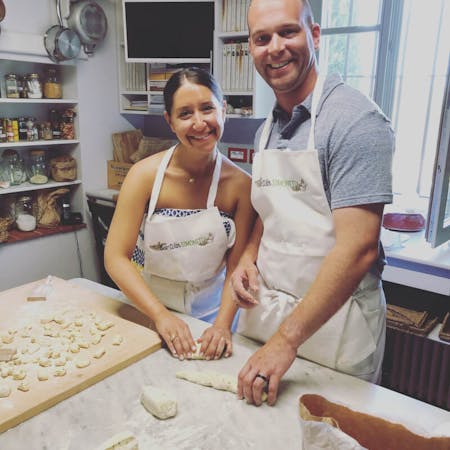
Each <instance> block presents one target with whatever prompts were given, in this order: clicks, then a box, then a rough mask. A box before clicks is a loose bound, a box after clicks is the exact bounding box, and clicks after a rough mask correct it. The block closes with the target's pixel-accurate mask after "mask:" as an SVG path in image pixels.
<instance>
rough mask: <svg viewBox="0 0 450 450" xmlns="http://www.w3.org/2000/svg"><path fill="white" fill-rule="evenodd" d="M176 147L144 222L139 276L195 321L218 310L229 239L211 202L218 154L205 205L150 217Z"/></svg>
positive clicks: (162, 298)
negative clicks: (182, 212) (195, 210)
mask: <svg viewBox="0 0 450 450" xmlns="http://www.w3.org/2000/svg"><path fill="white" fill-rule="evenodd" d="M175 147H176V146H173V147H171V148H170V149H169V150H168V151H167V153H166V154H165V155H164V157H163V159H162V160H161V164H160V166H159V168H158V171H157V174H156V178H155V183H154V186H153V189H152V195H151V197H150V202H149V208H148V215H147V219H146V221H145V229H144V230H145V231H144V246H145V247H144V248H145V263H144V269H143V272H142V275H143V277H144V279H145V280H146V282H147V283H148V285H149V286H150V288H151V290H152V292H153V293H154V294H155V295H156V296H157V297H158V298H159V300H160V301H161V302H162V303H163V304H164V305H166V306H167V307H168V308H170V309H173V310H175V311H179V312H184V313H187V314H190V315H192V316H194V317H196V318H199V319H204V320H207V319H210V320H212V319H213V318H214V317H215V314H216V313H217V311H218V309H219V306H220V300H221V295H222V287H223V282H224V279H225V254H226V252H227V250H228V248H229V247H230V246H232V245H233V243H234V242H229V239H228V237H227V233H226V231H225V228H224V225H223V220H222V218H221V216H220V213H219V210H218V208H217V207H215V206H214V201H215V198H216V193H217V187H218V184H219V178H220V168H221V164H222V155H221V153H220V152H219V151H217V150H216V153H217V157H216V164H215V168H214V173H213V177H212V181H211V186H210V189H209V194H208V200H207V209H205V210H202V211H200V212H198V213H195V214H192V215H189V216H187V217H167V216H160V215H154V214H153V212H154V211H155V207H156V202H157V200H158V197H159V193H160V190H161V185H162V181H163V178H164V173H165V171H166V168H167V165H168V164H169V161H170V159H171V157H172V155H173V152H174V150H175Z"/></svg>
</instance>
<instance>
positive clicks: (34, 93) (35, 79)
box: [26, 73, 42, 98]
mask: <svg viewBox="0 0 450 450" xmlns="http://www.w3.org/2000/svg"><path fill="white" fill-rule="evenodd" d="M26 85H27V93H28V94H27V95H28V98H42V84H41V80H40V78H39V75H38V74H37V73H30V74H29V75H28V77H27V83H26Z"/></svg>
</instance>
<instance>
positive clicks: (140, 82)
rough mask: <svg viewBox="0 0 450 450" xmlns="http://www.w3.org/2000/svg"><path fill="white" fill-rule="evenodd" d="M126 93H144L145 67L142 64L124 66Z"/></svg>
mask: <svg viewBox="0 0 450 450" xmlns="http://www.w3.org/2000/svg"><path fill="white" fill-rule="evenodd" d="M125 70H126V73H125V79H126V90H127V91H145V90H146V85H145V80H146V67H145V64H143V63H127V64H125Z"/></svg>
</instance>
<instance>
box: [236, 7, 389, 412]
mask: <svg viewBox="0 0 450 450" xmlns="http://www.w3.org/2000/svg"><path fill="white" fill-rule="evenodd" d="M248 27H249V43H250V51H251V55H252V57H253V61H254V64H255V67H256V69H257V71H258V72H259V73H260V75H261V76H262V77H263V78H264V80H265V81H266V82H267V83H268V84H269V85H270V86H271V87H272V89H273V91H274V93H275V96H276V100H277V102H276V105H275V107H274V110H273V112H272V113H271V114H270V116H269V117H268V119H267V121H266V123H265V124H264V125H263V126H262V129H260V130H258V133H257V136H256V141H255V149H256V150H257V153H256V156H255V159H254V162H253V173H252V179H253V182H252V204H253V206H254V207H255V209H256V210H257V212H258V216H259V217H258V220H257V222H256V224H255V227H254V230H253V233H252V236H251V238H250V241H249V243H248V245H247V248H246V250H245V251H244V253H243V255H242V257H241V259H240V262H239V265H238V267H237V268H236V270H235V271H234V273H233V275H232V277H231V283H232V288H233V293H234V300H235V301H236V303H237V304H238V305H239V306H240V307H241V308H243V310H242V311H241V314H240V319H239V324H238V332H239V333H241V334H243V335H246V336H248V337H251V338H253V339H257V340H260V341H262V342H265V344H264V345H263V346H262V347H261V348H260V349H259V350H258V351H256V352H255V353H254V354H253V355H252V356H251V357H250V358H249V360H248V361H247V363H246V364H245V366H244V367H243V368H242V370H241V372H240V373H239V381H238V395H239V396H240V397H242V398H243V397H245V399H246V400H247V402H249V403H254V404H256V405H260V404H261V395H262V391H263V389H264V388H265V387H266V385H267V389H268V403H269V404H271V405H273V404H274V403H275V401H276V398H277V392H278V387H279V383H280V379H281V377H282V376H283V375H284V373H285V372H286V371H287V370H288V368H289V367H290V366H291V364H292V362H293V361H294V359H295V357H296V356H297V355H299V356H302V357H304V358H306V359H309V360H312V361H315V362H317V363H319V364H322V365H325V366H328V367H331V368H333V369H336V370H338V371H341V372H345V373H348V374H352V375H355V376H358V377H360V378H363V379H366V380H370V381H373V382H376V381H377V380H378V379H379V376H380V370H381V363H382V358H383V352H384V341H385V299H384V295H383V291H382V288H381V271H382V268H383V263H384V257H383V250H382V247H381V244H380V242H379V233H380V227H381V220H382V214H383V207H384V204H385V203H390V202H391V201H392V189H391V160H392V153H393V148H394V135H393V131H392V128H391V126H390V123H389V121H388V120H387V119H386V117H385V116H384V115H383V114H382V112H381V111H380V110H379V108H378V107H377V106H376V105H375V104H374V103H373V102H372V101H370V100H369V99H368V98H366V97H365V96H363V95H362V94H361V93H359V92H358V91H356V90H354V89H352V88H350V87H349V86H346V85H345V84H344V83H343V82H342V80H341V78H340V77H339V76H338V75H329V76H326V77H324V76H319V71H318V67H317V61H316V57H315V51H316V50H317V49H318V48H319V41H320V27H319V25H318V24H316V23H314V20H313V17H312V13H311V9H310V5H309V4H308V2H307V0H253V1H252V3H251V5H250V7H249V11H248ZM320 75H321V74H320Z"/></svg>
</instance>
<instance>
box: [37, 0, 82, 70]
mask: <svg viewBox="0 0 450 450" xmlns="http://www.w3.org/2000/svg"><path fill="white" fill-rule="evenodd" d="M56 14H57V16H58V21H59V25H53V26H52V27H50V28H49V29H48V30H47V31H46V33H45V35H44V46H45V50H46V51H47V54H48V56H49V57H50V59H51V60H52V61H54V62H61V61H66V60H69V59H74V58H76V57H77V56H78V55H79V53H80V50H81V41H80V37H79V36H78V34H77V32H76V31H74V30H72V29H70V28H67V27H64V25H63V20H62V15H61V0H56Z"/></svg>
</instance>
